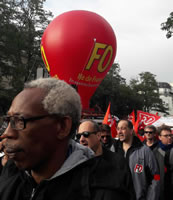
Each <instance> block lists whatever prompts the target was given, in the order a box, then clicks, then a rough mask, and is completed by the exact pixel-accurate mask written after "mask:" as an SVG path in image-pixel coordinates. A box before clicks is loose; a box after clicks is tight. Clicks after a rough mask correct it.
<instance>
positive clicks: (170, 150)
mask: <svg viewBox="0 0 173 200" xmlns="http://www.w3.org/2000/svg"><path fill="white" fill-rule="evenodd" d="M158 134H159V136H158V137H159V142H158V145H157V147H156V148H155V149H154V150H153V152H154V154H155V156H156V159H157V161H158V164H159V168H160V181H161V188H160V200H168V199H170V197H171V196H173V134H172V131H171V128H170V127H169V126H166V125H162V126H160V127H159V128H158Z"/></svg>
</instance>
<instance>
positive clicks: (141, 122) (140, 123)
mask: <svg viewBox="0 0 173 200" xmlns="http://www.w3.org/2000/svg"><path fill="white" fill-rule="evenodd" d="M158 119H160V116H157V115H154V114H151V113H147V112H143V111H141V110H138V111H137V120H136V123H135V126H134V131H135V133H136V135H137V136H138V137H139V139H140V140H141V141H143V140H144V139H145V138H144V137H143V136H141V135H140V134H139V132H138V131H139V130H140V129H144V128H145V126H147V125H151V124H153V123H154V122H155V121H157V120H158Z"/></svg>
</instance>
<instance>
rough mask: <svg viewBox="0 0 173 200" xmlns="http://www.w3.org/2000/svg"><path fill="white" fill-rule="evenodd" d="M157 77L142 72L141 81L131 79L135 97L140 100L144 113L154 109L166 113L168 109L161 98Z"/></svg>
mask: <svg viewBox="0 0 173 200" xmlns="http://www.w3.org/2000/svg"><path fill="white" fill-rule="evenodd" d="M155 77H156V76H155V75H154V74H151V73H150V72H142V73H140V74H139V79H131V81H130V87H131V88H132V89H133V91H134V93H135V96H136V97H137V98H138V99H140V101H141V105H142V110H143V111H145V112H150V111H151V110H152V109H154V110H156V111H161V110H162V112H166V108H165V107H164V106H163V103H162V100H161V99H160V97H159V88H158V83H157V81H156V79H155Z"/></svg>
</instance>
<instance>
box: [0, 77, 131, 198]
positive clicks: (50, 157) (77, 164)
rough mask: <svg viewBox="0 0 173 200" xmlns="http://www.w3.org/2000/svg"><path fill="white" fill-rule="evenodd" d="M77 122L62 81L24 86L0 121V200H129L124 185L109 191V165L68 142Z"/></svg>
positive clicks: (75, 101) (73, 95)
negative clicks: (1, 155)
mask: <svg viewBox="0 0 173 200" xmlns="http://www.w3.org/2000/svg"><path fill="white" fill-rule="evenodd" d="M80 118H81V101H80V97H79V95H78V93H77V92H76V90H75V89H74V88H72V87H71V86H70V85H68V84H67V83H65V82H64V81H62V80H59V79H56V78H40V79H37V80H34V81H31V82H29V83H26V84H25V88H24V89H23V90H22V91H21V92H20V93H19V94H18V95H17V96H16V97H15V98H14V100H13V101H12V104H11V106H10V108H9V110H8V112H7V115H6V116H3V117H2V120H1V121H2V126H3V127H6V129H5V131H4V133H3V135H2V136H1V137H0V138H1V139H2V145H3V150H4V151H5V153H6V154H7V155H8V157H9V160H8V161H7V163H6V165H5V166H4V167H3V170H2V173H1V176H0V199H1V200H12V199H13V200H21V199H22V200H24V199H35V200H38V199H39V200H45V199H46V200H47V199H49V200H55V199H63V200H67V199H70V200H76V199H86V200H89V199H91V200H97V199H99V200H100V199H102V200H107V199H109V200H113V199H118V200H120V199H128V195H129V192H126V191H125V190H124V187H125V186H124V185H123V184H122V185H121V187H119V186H117V185H113V187H112V184H111V174H110V173H109V170H110V168H109V166H108V167H107V166H105V167H104V168H102V165H101V163H100V160H99V159H97V157H95V156H94V153H93V151H92V150H90V149H89V148H86V147H84V146H82V145H80V144H78V143H76V142H75V141H74V140H73V139H71V138H73V134H75V132H76V129H77V127H78V125H79V122H80ZM120 167H122V166H120ZM112 170H113V168H112ZM107 172H108V173H107ZM105 177H106V178H107V179H108V180H110V182H108V183H105ZM121 179H122V177H119V181H120V180H121ZM117 182H118V181H117ZM120 182H121V181H120ZM125 184H126V183H125Z"/></svg>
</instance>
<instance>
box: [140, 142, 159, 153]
mask: <svg viewBox="0 0 173 200" xmlns="http://www.w3.org/2000/svg"><path fill="white" fill-rule="evenodd" d="M143 144H145V145H147V144H146V140H144V141H143ZM157 145H158V141H155V142H154V143H153V144H152V145H151V146H148V145H147V146H148V147H149V148H150V149H151V150H152V151H153V149H154V148H156V147H157Z"/></svg>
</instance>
